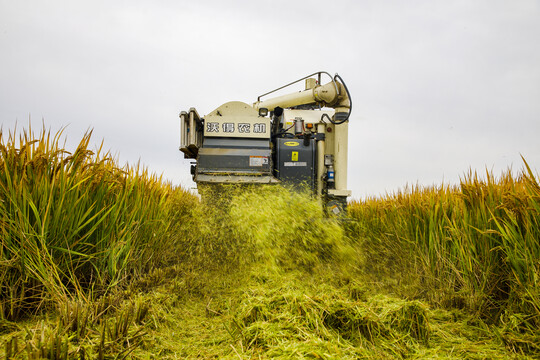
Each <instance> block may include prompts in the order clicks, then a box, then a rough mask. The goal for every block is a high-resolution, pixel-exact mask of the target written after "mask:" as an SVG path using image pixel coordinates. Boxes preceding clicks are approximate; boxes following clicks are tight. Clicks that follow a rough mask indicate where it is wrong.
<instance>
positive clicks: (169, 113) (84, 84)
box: [0, 0, 540, 198]
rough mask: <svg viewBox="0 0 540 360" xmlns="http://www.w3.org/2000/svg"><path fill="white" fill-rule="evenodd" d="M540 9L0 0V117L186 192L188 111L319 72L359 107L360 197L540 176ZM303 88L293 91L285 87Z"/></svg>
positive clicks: (354, 155) (246, 97) (470, 4)
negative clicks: (409, 187)
mask: <svg viewBox="0 0 540 360" xmlns="http://www.w3.org/2000/svg"><path fill="white" fill-rule="evenodd" d="M539 44H540V1H538V0H523V1H520V0H516V1H507V0H504V1H502V0H501V1H497V0H486V1H474V0H460V1H432V0H429V1H428V0H426V1H414V0H413V1H397V0H396V1H381V0H373V1H362V0H358V1H343V0H334V1H318V0H310V1H291V0H288V1H282V0H273V1H254V0H251V1H205V0H199V1H165V0H153V1H133V0H130V1H96V0H93V1H25V0H17V1H15V0H9V1H8V0H0V120H1V123H2V127H3V130H4V132H6V131H8V130H10V129H13V128H14V126H15V123H16V122H18V127H19V128H21V127H22V126H26V124H27V123H28V119H29V118H31V121H32V124H33V127H34V128H39V127H40V126H41V121H42V119H43V120H44V122H45V125H46V127H47V128H51V130H53V131H56V130H58V129H60V128H61V127H62V126H67V129H66V130H65V134H66V135H67V137H68V144H70V146H73V145H72V144H75V143H77V142H78V141H79V140H80V138H81V137H82V135H83V134H84V132H85V131H86V130H87V129H89V128H90V129H93V130H94V136H93V141H94V143H95V144H98V143H100V142H101V140H104V143H105V147H106V148H108V149H111V151H112V152H113V154H116V155H118V157H119V159H120V161H121V162H122V163H125V162H129V163H130V164H133V163H136V162H137V161H138V160H139V159H140V160H141V162H142V163H143V164H145V165H146V166H147V167H148V168H149V169H151V170H152V171H154V172H156V173H163V174H164V176H165V178H167V179H169V180H170V181H172V182H173V183H175V184H182V185H183V186H185V187H193V186H194V184H193V183H192V182H191V176H190V175H189V162H188V161H187V160H184V159H183V155H182V154H181V153H180V152H179V151H178V145H179V128H180V125H179V124H180V123H179V118H178V113H179V112H180V111H181V110H188V109H189V108H190V107H195V108H197V110H198V112H199V113H200V114H201V115H203V114H207V113H209V112H211V111H212V110H214V109H215V108H216V107H218V106H219V105H221V104H222V103H225V102H227V101H232V100H239V101H244V102H247V103H252V102H254V101H255V100H256V98H257V96H258V95H260V94H262V93H264V92H266V91H268V90H271V89H273V88H276V87H278V86H281V85H283V84H285V83H288V82H290V81H293V80H296V79H297V78H300V77H303V76H305V75H308V74H310V73H313V72H315V71H319V70H324V71H328V72H330V73H332V74H333V73H336V72H337V73H339V74H340V75H341V76H342V77H343V79H344V80H345V82H346V83H347V86H348V87H349V89H350V92H351V95H352V98H353V104H354V109H353V113H352V116H351V120H350V127H349V143H350V147H349V179H348V182H349V188H350V189H351V190H352V191H353V198H362V197H365V196H370V195H375V196H376V195H379V194H384V193H385V192H394V191H396V190H397V189H399V188H403V187H404V186H405V185H406V184H419V185H423V186H429V185H433V184H441V183H442V182H443V181H444V182H445V183H449V184H456V183H459V178H460V177H463V175H464V174H465V173H466V172H467V171H468V170H469V169H473V170H478V171H479V172H484V171H485V169H486V168H487V169H490V170H493V171H494V173H495V174H496V175H499V174H500V173H501V172H502V171H503V170H505V169H507V168H508V167H512V168H513V169H514V170H520V169H521V168H522V165H523V164H522V160H521V158H520V154H522V155H523V156H524V157H525V158H526V160H527V161H528V163H529V165H531V167H533V168H534V169H535V170H540V142H539V139H538V138H539V135H540V45H539ZM293 90H296V89H293Z"/></svg>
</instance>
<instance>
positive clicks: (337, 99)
mask: <svg viewBox="0 0 540 360" xmlns="http://www.w3.org/2000/svg"><path fill="white" fill-rule="evenodd" d="M322 75H327V76H329V77H330V79H331V81H330V82H328V83H326V84H324V85H321V76H322ZM302 80H306V81H305V84H306V87H305V90H303V91H300V92H295V93H291V94H286V95H281V96H278V97H274V98H270V99H266V100H262V99H261V98H262V97H265V96H267V95H270V94H272V93H274V92H276V91H279V90H282V89H283V88H285V87H288V86H291V85H293V84H296V83H298V82H300V81H302ZM351 109H352V102H351V99H350V95H349V91H348V89H347V87H346V85H345V83H344V81H343V79H342V78H341V77H340V76H339V75H337V74H336V75H335V76H334V77H332V76H331V75H330V74H328V73H326V72H318V73H314V74H311V75H308V76H306V77H304V78H301V79H299V80H296V81H294V82H292V83H289V84H287V85H284V86H282V87H280V88H278V89H275V90H272V91H270V92H268V93H266V94H263V95H261V96H259V97H258V99H257V101H256V102H255V103H254V104H253V105H248V104H246V103H243V102H239V101H231V102H228V103H225V104H223V105H221V106H220V107H218V108H217V109H215V110H214V111H212V112H210V113H209V114H208V115H206V116H204V118H202V117H200V116H199V114H198V113H197V111H196V110H195V109H194V108H191V109H190V110H189V112H184V111H183V112H181V113H180V118H181V137H180V139H181V141H180V142H181V144H180V150H181V151H182V152H183V153H184V157H185V158H188V159H195V160H196V162H195V164H194V165H193V166H192V175H193V180H194V181H195V182H196V183H197V186H198V187H200V186H201V185H203V184H205V185H213V184H261V183H267V184H271V183H280V182H282V183H287V184H292V185H300V184H303V185H305V186H308V187H309V188H311V189H312V190H313V192H314V193H315V194H317V195H319V196H320V197H321V198H322V199H323V200H324V202H325V203H326V205H327V206H328V208H329V209H330V210H331V211H332V212H334V213H339V212H341V211H342V210H343V209H344V208H345V206H346V203H347V197H348V196H350V194H351V192H350V191H349V190H347V148H348V122H349V116H350V113H351Z"/></svg>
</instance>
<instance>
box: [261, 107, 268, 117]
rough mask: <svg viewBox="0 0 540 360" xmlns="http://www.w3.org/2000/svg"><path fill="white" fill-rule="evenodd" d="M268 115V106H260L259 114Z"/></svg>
mask: <svg viewBox="0 0 540 360" xmlns="http://www.w3.org/2000/svg"><path fill="white" fill-rule="evenodd" d="M266 115H268V109H267V108H260V109H259V116H262V117H264V116H266Z"/></svg>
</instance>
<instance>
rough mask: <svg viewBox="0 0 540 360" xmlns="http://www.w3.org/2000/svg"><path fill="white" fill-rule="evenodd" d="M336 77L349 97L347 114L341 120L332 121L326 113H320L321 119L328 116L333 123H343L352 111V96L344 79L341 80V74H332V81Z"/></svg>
mask: <svg viewBox="0 0 540 360" xmlns="http://www.w3.org/2000/svg"><path fill="white" fill-rule="evenodd" d="M336 78H337V79H339V82H340V83H341V84H342V85H343V87H344V88H345V91H346V92H347V96H348V97H349V113H348V114H347V117H346V118H345V119H343V120H339V121H334V120H332V118H331V117H330V116H328V115H327V114H322V116H321V120H323V119H324V117H325V116H326V117H327V118H328V120H329V121H330V122H331V123H332V124H334V125H340V124H343V123H344V122H345V121H347V120H349V117H350V116H351V113H352V98H351V93H349V89H348V88H347V85H345V81H343V79H342V78H341V76H339V75H338V74H336V75H334V81H335V80H336Z"/></svg>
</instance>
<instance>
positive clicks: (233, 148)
mask: <svg viewBox="0 0 540 360" xmlns="http://www.w3.org/2000/svg"><path fill="white" fill-rule="evenodd" d="M197 172H198V173H251V174H258V175H270V174H271V172H272V169H271V150H270V142H269V141H268V140H263V141H256V140H255V141H254V140H253V139H221V138H215V139H205V142H204V145H203V147H202V148H201V149H200V150H199V154H198V158H197Z"/></svg>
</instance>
